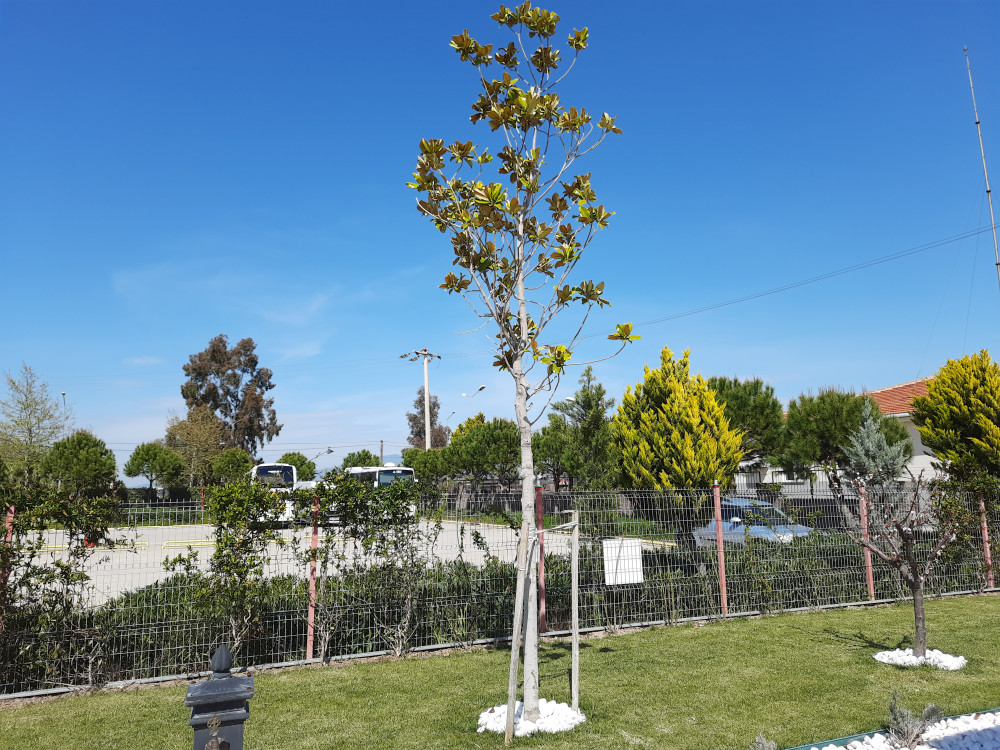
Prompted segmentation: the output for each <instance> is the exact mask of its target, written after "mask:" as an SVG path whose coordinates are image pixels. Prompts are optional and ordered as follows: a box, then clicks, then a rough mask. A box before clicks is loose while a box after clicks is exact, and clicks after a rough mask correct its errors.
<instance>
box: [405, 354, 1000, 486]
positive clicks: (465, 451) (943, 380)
mask: <svg viewBox="0 0 1000 750" xmlns="http://www.w3.org/2000/svg"><path fill="white" fill-rule="evenodd" d="M928 388H929V393H928V395H927V396H925V397H921V398H918V399H916V400H915V402H914V407H913V418H914V421H915V423H916V424H917V426H918V429H919V430H920V434H921V438H922V441H923V443H924V445H926V446H927V447H928V448H930V449H931V450H933V451H934V453H935V454H936V455H937V456H938V458H939V459H940V461H941V465H940V468H941V471H942V473H944V474H947V475H949V476H951V477H953V478H956V479H959V480H961V481H963V482H966V483H968V482H970V481H972V480H976V481H979V482H984V481H985V482H989V481H994V482H995V481H996V480H997V479H998V478H1000V367H998V365H997V364H996V363H994V362H992V360H991V359H990V357H989V354H988V352H985V351H983V352H980V353H978V354H976V355H972V356H969V357H965V358H963V359H960V360H952V361H949V362H948V363H947V364H946V365H945V366H944V367H943V368H942V369H941V371H940V372H939V373H938V375H937V377H935V378H934V379H933V380H931V381H930V382H929V386H928ZM422 398H423V396H422V394H421V395H420V397H419V399H418V400H420V401H421V403H422ZM431 403H432V416H434V414H436V412H435V410H434V408H433V407H434V405H436V399H432V402H431ZM614 407H615V400H614V399H611V398H608V395H607V392H606V390H605V388H604V386H603V385H601V383H599V382H598V381H597V380H596V378H595V377H594V373H593V369H592V368H591V367H587V368H586V369H585V370H584V371H583V374H582V376H581V377H580V380H579V387H578V389H577V390H576V392H575V393H574V394H573V396H571V397H570V398H567V399H565V400H563V401H558V402H554V403H553V404H552V405H551V409H550V413H549V416H548V424H547V425H545V426H544V427H542V428H541V430H539V431H537V432H536V433H534V435H533V436H532V453H533V455H534V462H535V465H536V466H538V467H539V468H540V469H541V471H543V472H544V473H546V474H549V475H550V476H552V477H553V479H554V481H555V483H556V486H557V487H559V486H565V485H568V486H570V487H577V488H586V489H611V488H618V487H628V488H636V489H669V488H681V487H708V486H711V484H712V482H713V481H715V480H719V481H720V482H721V483H722V485H723V486H728V485H731V484H732V481H733V478H734V476H735V474H736V473H737V471H738V470H741V471H744V472H746V471H755V470H761V469H764V468H765V467H768V466H771V467H775V468H780V469H781V470H783V471H784V472H785V473H786V475H788V476H790V477H793V478H799V479H815V478H816V477H817V476H818V475H819V474H823V475H824V476H825V477H826V479H827V481H828V482H829V485H830V487H831V488H832V489H833V490H834V491H835V492H837V493H838V494H839V493H841V492H842V491H843V488H844V485H845V484H846V483H850V482H852V481H854V480H855V479H856V478H857V477H858V476H859V474H858V468H857V467H858V466H860V465H861V464H860V463H859V459H858V457H857V452H856V451H857V448H856V447H855V446H854V442H853V441H854V440H855V439H856V437H857V435H858V434H859V432H858V431H859V430H860V429H861V428H862V426H863V425H867V428H866V429H868V430H869V432H870V431H871V430H875V432H877V434H878V439H879V441H881V443H884V445H885V446H888V447H889V448H891V449H892V451H893V453H894V455H895V457H896V460H895V461H894V463H893V465H896V464H898V469H897V471H896V473H895V474H894V475H893V476H892V477H891V478H885V477H882V478H881V481H883V482H886V481H889V480H890V479H891V481H896V480H899V479H906V478H908V477H906V476H905V466H906V464H907V462H908V460H909V459H910V458H911V457H912V455H913V445H912V443H911V441H910V438H909V436H908V434H907V432H906V428H905V427H904V426H903V425H902V423H901V422H900V421H899V420H896V419H881V418H880V417H881V415H880V413H879V409H878V406H877V405H876V404H875V402H874V401H873V400H872V399H870V398H868V397H866V396H864V395H863V394H862V395H855V394H854V393H850V392H845V391H842V390H838V389H834V388H827V389H823V390H821V391H819V393H817V394H815V395H813V394H802V395H801V396H799V397H798V398H797V399H793V400H792V401H791V402H790V403H789V405H788V410H787V413H783V410H782V406H781V402H780V401H779V400H778V399H777V397H776V396H775V394H774V389H773V388H772V387H771V386H770V385H767V384H766V383H764V382H763V381H762V380H760V379H759V378H753V379H748V380H740V379H737V378H726V377H711V378H707V379H706V378H702V377H701V376H700V375H692V374H691V372H690V358H689V353H688V352H685V353H684V354H683V355H682V356H681V357H680V358H675V357H674V355H673V353H672V352H671V351H670V349H669V348H665V349H664V350H663V352H662V353H661V358H660V366H659V367H658V368H650V367H646V369H645V373H644V377H643V380H642V381H641V382H640V383H637V384H636V385H635V386H634V387H630V388H628V389H626V392H625V394H624V396H623V397H622V400H621V403H620V405H619V406H618V408H617V410H614ZM408 416H409V417H416V416H418V414H416V413H415V414H411V415H408ZM419 416H420V417H421V418H422V412H421V413H420V414H419ZM869 418H870V421H866V419H869ZM411 423H412V424H411V426H413V427H414V429H415V430H416V431H417V432H419V433H420V435H422V434H423V424H422V421H419V422H417V420H415V419H411ZM872 425H875V427H872ZM446 437H447V435H446V434H445V435H442V438H446ZM866 440H868V441H871V440H874V438H873V437H872V436H871V435H868V436H867V438H866ZM445 442H446V440H445V439H442V441H441V443H440V446H439V447H437V448H435V449H432V450H431V451H423V450H420V449H414V450H410V451H407V452H406V453H405V454H404V460H405V462H406V463H407V465H409V466H412V467H413V468H414V469H415V470H416V472H417V475H418V476H419V477H420V478H421V479H422V480H423V481H429V482H431V483H433V484H435V485H440V484H441V483H442V482H443V481H444V480H446V479H464V480H468V481H470V482H471V483H472V484H473V486H478V485H480V484H481V483H482V482H483V481H484V480H485V479H487V478H492V479H495V480H497V481H499V482H500V483H501V484H502V485H509V484H510V483H511V482H512V481H513V480H514V479H515V478H517V476H518V470H519V459H520V455H519V446H518V435H517V428H516V425H515V423H513V422H511V421H510V420H505V419H493V420H486V419H485V417H484V416H483V415H482V414H479V415H477V416H476V417H473V418H472V419H470V420H467V421H466V422H464V423H463V424H462V425H460V426H459V427H458V428H456V430H455V432H454V434H453V435H452V436H451V443H450V444H449V445H447V446H446V445H445ZM881 443H880V444H881ZM852 451H854V453H853V454H852ZM852 455H853V456H854V458H853V459H852ZM880 471H885V469H884V468H882V469H880ZM991 478H992V479H991Z"/></svg>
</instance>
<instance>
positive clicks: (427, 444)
mask: <svg viewBox="0 0 1000 750" xmlns="http://www.w3.org/2000/svg"><path fill="white" fill-rule="evenodd" d="M421 357H423V358H424V449H425V450H430V449H431V388H430V382H429V380H428V376H427V363H428V362H430V360H431V358H432V357H436V358H437V359H441V355H440V354H432V353H431V352H429V351H427V347H426V346H425V347H424V348H423V349H414V350H413V351H412V352H406V353H405V354H400V355H399V358H400V359H408V360H409V361H410V362H416V361H417V360H418V359H420V358H421Z"/></svg>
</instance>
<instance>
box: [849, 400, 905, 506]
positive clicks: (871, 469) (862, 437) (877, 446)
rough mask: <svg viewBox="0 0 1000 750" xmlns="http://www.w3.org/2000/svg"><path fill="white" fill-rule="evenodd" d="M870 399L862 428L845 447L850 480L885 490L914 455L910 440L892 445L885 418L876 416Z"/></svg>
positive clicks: (850, 438) (853, 433) (863, 412)
mask: <svg viewBox="0 0 1000 750" xmlns="http://www.w3.org/2000/svg"><path fill="white" fill-rule="evenodd" d="M874 411H875V410H874V409H873V408H872V402H871V399H865V401H864V405H863V406H862V407H861V424H860V425H859V426H858V429H856V430H855V431H854V432H852V433H851V434H850V435H849V436H848V439H849V443H850V444H849V445H845V446H844V455H845V456H846V457H847V466H846V472H847V475H848V476H849V477H851V478H852V479H855V480H860V481H862V482H864V483H865V484H866V485H869V486H872V487H886V486H889V485H891V484H892V483H893V482H895V481H896V480H897V479H899V477H900V476H901V475H902V474H903V470H904V469H905V468H906V462H907V461H908V460H909V458H910V454H911V453H912V451H913V449H912V445H911V444H910V442H909V441H908V440H899V441H897V442H895V443H892V444H891V445H890V444H889V441H888V440H887V439H886V436H885V430H884V429H883V428H882V423H883V422H884V421H885V420H886V417H883V416H876V414H875V413H874Z"/></svg>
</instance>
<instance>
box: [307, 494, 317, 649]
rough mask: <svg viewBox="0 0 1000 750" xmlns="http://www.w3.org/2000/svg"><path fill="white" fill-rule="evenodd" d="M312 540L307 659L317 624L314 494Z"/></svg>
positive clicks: (315, 507) (315, 502)
mask: <svg viewBox="0 0 1000 750" xmlns="http://www.w3.org/2000/svg"><path fill="white" fill-rule="evenodd" d="M312 515H313V527H312V540H311V541H310V542H309V549H310V550H312V554H311V555H309V614H308V616H307V618H306V659H312V658H313V640H314V636H315V632H316V631H315V626H316V550H317V548H318V547H319V495H313V514H312Z"/></svg>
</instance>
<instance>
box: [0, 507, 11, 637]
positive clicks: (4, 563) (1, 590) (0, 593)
mask: <svg viewBox="0 0 1000 750" xmlns="http://www.w3.org/2000/svg"><path fill="white" fill-rule="evenodd" d="M5 529H6V531H5V532H4V537H3V541H4V549H3V556H2V559H0V605H4V606H6V602H7V582H8V581H9V580H10V552H11V550H10V545H11V542H13V541H14V504H13V503H11V504H10V505H8V506H7V521H6V523H5ZM0 633H3V612H2V610H0Z"/></svg>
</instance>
